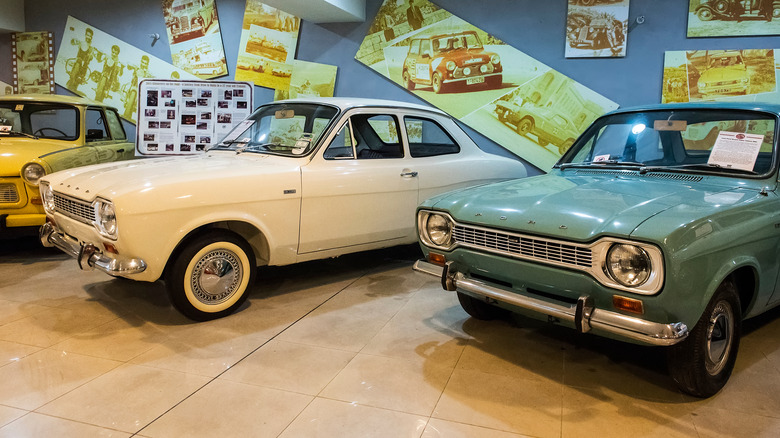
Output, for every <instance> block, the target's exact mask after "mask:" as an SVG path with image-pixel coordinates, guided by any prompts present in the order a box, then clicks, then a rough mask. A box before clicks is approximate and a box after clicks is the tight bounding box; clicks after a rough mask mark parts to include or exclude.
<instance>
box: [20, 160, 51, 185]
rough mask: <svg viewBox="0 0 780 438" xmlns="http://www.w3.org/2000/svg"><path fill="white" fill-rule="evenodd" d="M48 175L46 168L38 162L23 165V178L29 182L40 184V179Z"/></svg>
mask: <svg viewBox="0 0 780 438" xmlns="http://www.w3.org/2000/svg"><path fill="white" fill-rule="evenodd" d="M44 175H46V169H44V168H43V166H41V165H40V164H38V163H27V164H25V165H24V167H22V179H23V180H24V181H25V182H26V183H27V184H32V185H34V186H37V185H38V181H39V180H40V179H41V178H43V176H44Z"/></svg>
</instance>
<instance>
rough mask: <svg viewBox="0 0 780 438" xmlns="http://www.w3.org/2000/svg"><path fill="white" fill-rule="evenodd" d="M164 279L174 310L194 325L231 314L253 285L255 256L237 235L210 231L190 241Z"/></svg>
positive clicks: (223, 231)
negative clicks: (193, 322) (196, 322)
mask: <svg viewBox="0 0 780 438" xmlns="http://www.w3.org/2000/svg"><path fill="white" fill-rule="evenodd" d="M174 257H175V258H174V259H173V260H172V265H171V266H169V269H168V270H167V273H166V276H165V286H166V288H167V290H168V294H169V295H170V298H171V302H172V303H173V306H174V307H176V309H178V310H179V311H180V312H181V313H183V314H184V315H185V316H187V317H188V318H190V319H193V320H195V321H208V320H211V319H216V318H222V317H223V316H227V315H229V314H231V313H233V312H234V311H235V310H236V309H238V308H239V307H240V306H241V304H243V302H244V301H245V300H246V298H247V296H248V294H247V290H248V289H249V287H250V286H251V285H252V284H253V283H254V277H255V271H256V267H255V255H254V252H253V251H252V248H250V247H249V245H248V244H247V243H246V242H245V241H244V240H243V239H242V238H240V237H239V236H238V235H236V234H234V233H231V232H229V231H226V230H212V231H209V232H206V233H204V234H202V235H200V236H197V237H195V238H194V239H192V240H191V241H189V242H188V243H187V244H186V245H185V246H184V247H183V248H182V249H181V251H179V252H178V254H176V255H175V256H174Z"/></svg>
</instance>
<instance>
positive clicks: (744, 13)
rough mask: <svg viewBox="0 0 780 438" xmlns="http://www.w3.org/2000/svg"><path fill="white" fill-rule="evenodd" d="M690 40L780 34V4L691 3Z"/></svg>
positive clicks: (770, 0)
mask: <svg viewBox="0 0 780 438" xmlns="http://www.w3.org/2000/svg"><path fill="white" fill-rule="evenodd" d="M689 1H690V3H689V6H688V37H689V38H691V37H713V36H748V35H780V1H777V0H689Z"/></svg>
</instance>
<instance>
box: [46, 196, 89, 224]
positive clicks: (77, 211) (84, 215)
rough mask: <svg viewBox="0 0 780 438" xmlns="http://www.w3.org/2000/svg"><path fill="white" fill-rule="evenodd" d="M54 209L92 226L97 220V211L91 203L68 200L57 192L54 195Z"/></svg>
mask: <svg viewBox="0 0 780 438" xmlns="http://www.w3.org/2000/svg"><path fill="white" fill-rule="evenodd" d="M54 209H55V210H56V211H58V212H60V213H62V214H65V215H67V216H70V217H72V218H73V219H76V220H77V221H80V222H84V223H85V224H91V223H92V222H93V221H94V220H95V210H94V209H93V208H92V204H91V203H89V202H86V201H82V200H78V199H73V198H68V197H65V196H62V195H60V194H59V193H56V192H55V193H54Z"/></svg>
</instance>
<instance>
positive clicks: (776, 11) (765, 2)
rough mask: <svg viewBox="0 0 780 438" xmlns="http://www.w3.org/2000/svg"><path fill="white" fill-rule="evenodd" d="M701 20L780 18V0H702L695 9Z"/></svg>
mask: <svg viewBox="0 0 780 438" xmlns="http://www.w3.org/2000/svg"><path fill="white" fill-rule="evenodd" d="M694 12H695V13H696V16H697V17H698V18H699V20H701V21H710V20H745V19H751V18H762V19H766V20H769V19H774V18H780V1H777V0H775V1H772V0H702V2H701V3H700V4H699V5H698V6H696V9H695V10H694Z"/></svg>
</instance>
